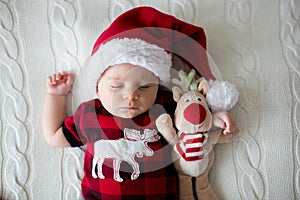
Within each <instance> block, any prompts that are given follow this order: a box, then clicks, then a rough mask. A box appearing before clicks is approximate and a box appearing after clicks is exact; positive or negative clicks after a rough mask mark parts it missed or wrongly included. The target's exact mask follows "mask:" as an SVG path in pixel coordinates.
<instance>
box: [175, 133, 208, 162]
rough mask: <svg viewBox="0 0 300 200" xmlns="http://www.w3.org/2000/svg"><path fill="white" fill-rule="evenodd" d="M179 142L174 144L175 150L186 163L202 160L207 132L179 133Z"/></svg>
mask: <svg viewBox="0 0 300 200" xmlns="http://www.w3.org/2000/svg"><path fill="white" fill-rule="evenodd" d="M179 138H180V140H181V142H179V143H177V144H176V150H177V152H178V153H179V154H180V155H181V157H182V158H183V159H184V160H186V161H196V160H202V159H203V158H204V151H203V146H204V144H205V143H206V141H207V138H208V134H207V132H198V133H183V132H182V133H179Z"/></svg>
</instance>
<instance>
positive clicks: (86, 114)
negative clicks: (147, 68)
mask: <svg viewBox="0 0 300 200" xmlns="http://www.w3.org/2000/svg"><path fill="white" fill-rule="evenodd" d="M171 98H172V94H171V93H169V92H159V94H158V97H157V100H156V105H155V106H154V107H155V108H154V109H150V112H149V113H151V115H150V114H149V113H148V112H146V113H144V114H141V115H139V116H137V117H135V118H133V119H124V118H118V117H114V116H112V115H111V114H110V113H108V112H107V111H106V110H105V109H104V108H103V106H102V105H101V102H100V101H99V100H98V99H94V100H91V101H88V102H85V103H82V104H81V105H80V106H79V108H78V110H77V111H76V112H75V113H74V115H73V116H71V117H68V118H66V119H65V121H64V123H63V126H62V127H63V132H64V135H65V137H66V138H67V140H68V141H69V143H70V144H71V146H72V147H78V146H82V145H85V144H86V145H87V146H86V153H85V158H84V178H83V180H82V194H83V197H84V198H85V199H103V200H118V199H120V200H121V199H122V200H123V199H139V200H140V199H153V200H162V199H178V179H177V172H176V170H175V168H174V167H173V164H172V160H171V155H170V152H171V148H170V146H169V145H167V142H166V141H165V140H164V138H163V137H162V136H161V138H160V140H159V141H157V142H149V143H148V146H149V147H150V148H151V149H152V150H153V151H154V155H153V156H150V157H147V156H143V157H142V158H138V157H135V160H136V161H137V163H138V164H139V168H140V172H141V174H140V175H139V177H138V178H137V179H136V180H131V173H132V168H131V166H130V165H129V164H128V163H126V162H125V161H123V162H122V163H121V167H120V176H121V178H123V182H117V181H115V180H114V178H113V175H114V172H113V165H112V160H111V159H106V160H105V163H104V164H103V174H104V176H105V179H100V178H93V177H92V172H91V170H92V160H93V152H94V143H95V142H96V141H97V140H117V139H120V138H123V137H124V135H123V130H124V128H131V129H136V130H139V131H141V133H143V130H144V129H146V128H148V129H156V126H155V120H156V118H157V117H158V116H159V115H160V114H161V113H162V112H165V110H167V112H168V113H174V108H175V107H174V106H175V105H174V102H173V101H172V99H171ZM157 105H162V106H163V107H164V109H161V108H162V107H159V106H157ZM103 151H105V149H103Z"/></svg>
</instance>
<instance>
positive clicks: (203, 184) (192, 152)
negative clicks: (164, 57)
mask: <svg viewBox="0 0 300 200" xmlns="http://www.w3.org/2000/svg"><path fill="white" fill-rule="evenodd" d="M178 75H179V78H180V79H181V80H178V79H173V83H174V84H175V85H176V86H174V87H173V88H172V92H173V98H174V100H175V101H176V102H177V107H176V110H175V114H174V124H175V127H176V129H177V130H175V128H174V127H173V122H172V119H171V117H170V116H169V115H168V114H162V115H161V116H160V117H159V118H158V119H157V121H156V125H157V128H158V130H159V131H160V132H161V134H162V135H163V136H164V137H165V139H166V140H167V141H168V142H169V144H171V145H173V146H174V153H173V157H174V160H175V167H176V169H177V170H178V172H179V180H180V182H179V184H180V188H179V189H180V199H193V198H194V196H197V198H198V199H199V200H200V199H209V200H212V199H217V197H216V195H215V192H214V191H213V189H212V188H211V186H210V184H209V181H208V173H209V170H210V169H211V167H212V164H213V162H214V151H213V147H214V144H216V143H225V142H230V141H232V140H233V139H234V138H235V137H236V136H237V135H238V130H237V131H235V132H234V133H231V134H229V135H224V134H222V133H221V129H218V127H215V126H217V125H216V124H217V120H218V116H221V115H224V114H226V111H227V110H229V109H231V108H232V107H233V106H234V105H235V104H236V102H237V99H238V92H237V91H236V89H235V87H234V86H233V85H232V84H230V83H228V82H226V81H213V82H211V84H210V85H211V87H209V85H208V83H207V81H206V80H205V79H204V78H200V79H197V80H196V79H195V75H196V73H195V71H194V70H192V71H191V72H190V73H189V74H186V73H185V72H184V71H180V72H179V74H178ZM211 110H213V112H214V113H213V114H212V112H211ZM192 177H196V182H195V190H194V191H196V194H193V187H192Z"/></svg>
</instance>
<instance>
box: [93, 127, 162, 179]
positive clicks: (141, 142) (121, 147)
mask: <svg viewBox="0 0 300 200" xmlns="http://www.w3.org/2000/svg"><path fill="white" fill-rule="evenodd" d="M159 139H160V136H158V135H157V132H156V130H155V129H152V130H150V129H145V130H144V133H143V134H140V131H138V130H134V129H128V128H125V129H124V138H120V139H118V140H98V141H97V142H95V144H94V158H93V165H92V176H93V177H94V178H101V179H105V176H104V175H103V173H102V165H103V163H104V160H105V159H106V158H111V159H113V167H114V179H115V180H116V181H118V182H122V181H123V179H122V178H121V177H120V174H119V172H120V165H121V162H122V161H126V162H127V163H128V164H130V165H131V166H132V168H133V173H132V174H131V180H135V179H137V178H138V176H139V174H140V170H139V164H138V163H137V162H136V161H135V159H134V158H135V156H137V157H139V158H141V157H143V156H144V155H145V156H152V155H153V150H152V149H151V148H150V147H149V146H148V145H147V143H148V142H156V141H158V140H159ZM104 149H105V150H104ZM96 166H97V167H96ZM96 168H97V173H96Z"/></svg>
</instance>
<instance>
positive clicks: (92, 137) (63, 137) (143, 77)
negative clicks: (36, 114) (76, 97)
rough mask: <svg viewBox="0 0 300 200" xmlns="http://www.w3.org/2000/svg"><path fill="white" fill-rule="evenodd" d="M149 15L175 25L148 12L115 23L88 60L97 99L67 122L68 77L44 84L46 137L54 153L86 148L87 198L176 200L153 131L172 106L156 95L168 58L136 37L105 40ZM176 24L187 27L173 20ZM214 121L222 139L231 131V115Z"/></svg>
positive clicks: (164, 95) (166, 150)
mask: <svg viewBox="0 0 300 200" xmlns="http://www.w3.org/2000/svg"><path fill="white" fill-rule="evenodd" d="M149 13H150V14H151V15H150V16H154V17H153V19H162V18H167V19H172V20H175V19H176V18H174V17H172V16H169V15H166V14H163V13H161V12H159V11H157V10H155V9H153V8H148V7H139V8H135V9H133V10H130V11H128V12H126V13H124V14H123V15H121V16H120V17H118V18H117V19H116V20H115V21H114V22H113V23H112V25H111V26H110V27H109V28H108V29H107V30H106V31H105V32H104V33H103V34H102V35H101V36H100V37H99V39H98V40H97V42H96V44H95V46H94V49H93V55H92V57H91V60H90V65H89V70H92V71H90V72H91V73H90V74H91V76H88V78H89V79H92V81H95V83H96V89H95V87H93V88H94V90H95V93H96V96H97V98H95V99H92V100H89V101H86V102H83V103H81V105H80V106H79V108H78V109H77V111H75V113H74V114H73V116H69V117H67V116H66V112H65V107H66V96H67V95H68V93H69V92H70V90H71V87H72V85H73V77H72V75H71V74H70V73H68V72H65V71H63V72H60V73H57V74H54V75H52V76H50V77H48V79H47V96H46V100H45V107H44V114H43V131H44V136H45V139H46V141H47V142H48V143H49V144H51V145H53V146H56V147H79V146H82V145H86V152H85V158H84V178H83V180H82V195H83V197H84V198H85V199H121V197H122V198H125V199H178V176H177V172H176V170H175V168H174V166H173V164H172V162H173V160H172V158H171V148H172V147H171V145H168V144H167V142H166V140H165V139H164V138H163V137H161V136H160V133H159V132H158V131H157V128H156V125H155V121H156V119H157V118H158V117H159V116H160V115H161V114H162V113H164V112H167V113H168V114H170V115H172V113H174V109H175V105H176V104H175V102H173V100H172V94H171V93H170V92H169V91H166V90H162V89H161V85H166V84H167V83H168V82H169V80H170V69H171V67H172V57H171V54H170V53H168V52H167V51H166V49H165V48H162V47H160V46H159V45H156V44H153V43H151V42H148V41H145V40H144V38H143V39H138V37H137V36H134V38H132V37H120V38H118V37H115V38H108V37H107V36H106V35H108V33H112V32H114V30H116V29H118V28H120V27H122V26H120V23H124V22H126V23H137V22H136V21H134V20H133V21H132V20H131V21H130V20H126V18H127V17H128V16H133V15H134V16H135V18H136V19H141V18H143V20H145V21H147V20H153V19H149V18H147V17H146V18H145V16H149V15H148V14H149ZM139 16H140V18H139ZM155 16H157V17H155ZM143 20H141V21H143ZM158 21H159V20H158ZM162 21H163V20H160V23H161V22H162ZM169 21H170V20H169ZM179 22H180V23H184V22H182V21H179V20H177V19H176V23H179ZM172 23H174V22H172ZM137 24H138V23H137ZM184 24H185V23H184ZM126 25H127V24H126ZM152 25H153V24H150V25H149V24H148V26H152ZM185 25H186V26H187V25H188V24H185ZM123 26H124V24H123ZM137 26H141V24H138V25H137ZM145 26H146V25H145ZM172 27H174V26H172ZM186 28H187V29H189V30H192V29H193V28H195V27H194V26H191V27H186ZM110 35H111V34H110ZM103 38H105V39H103ZM92 76H94V77H92ZM86 89H87V90H88V89H89V88H86ZM157 105H160V106H157ZM219 120H220V128H223V129H224V133H225V132H226V134H230V133H231V132H232V131H234V129H235V123H234V121H233V119H232V117H231V116H230V114H229V113H228V114H226V115H223V117H221V118H220V119H219ZM123 161H125V162H123Z"/></svg>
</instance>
